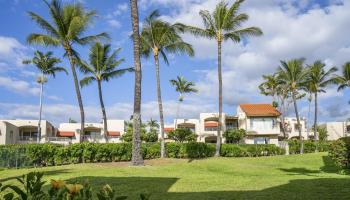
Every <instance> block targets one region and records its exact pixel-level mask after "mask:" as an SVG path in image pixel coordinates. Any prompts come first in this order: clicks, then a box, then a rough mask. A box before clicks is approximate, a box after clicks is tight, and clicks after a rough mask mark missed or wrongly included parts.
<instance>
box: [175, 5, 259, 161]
mask: <svg viewBox="0 0 350 200" xmlns="http://www.w3.org/2000/svg"><path fill="white" fill-rule="evenodd" d="M243 2H244V0H236V1H235V2H234V3H233V4H232V5H231V6H229V5H228V4H227V3H226V2H225V1H221V2H220V3H218V4H217V6H216V8H215V10H214V12H213V13H210V12H209V11H207V10H202V11H200V12H199V15H200V16H201V17H202V20H203V24H204V28H199V27H193V26H186V25H182V24H179V25H178V27H181V28H182V29H183V30H184V31H189V32H190V33H192V34H194V35H195V36H200V37H205V38H209V39H215V40H216V42H217V48H218V82H219V122H220V123H219V125H218V133H217V143H216V152H215V155H216V156H219V155H220V146H221V130H222V124H221V120H222V73H221V49H222V43H223V42H224V41H227V40H231V41H233V42H240V41H241V40H242V38H243V37H247V36H259V35H262V31H261V30H260V29H259V28H257V27H248V28H241V26H242V24H243V23H244V22H246V21H247V20H248V18H249V16H248V15H247V14H245V13H238V9H239V7H240V6H241V4H242V3H243Z"/></svg>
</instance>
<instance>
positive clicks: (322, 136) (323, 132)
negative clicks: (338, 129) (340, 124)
mask: <svg viewBox="0 0 350 200" xmlns="http://www.w3.org/2000/svg"><path fill="white" fill-rule="evenodd" d="M317 132H318V139H319V141H326V140H327V137H328V131H327V129H326V127H320V126H318V127H317Z"/></svg>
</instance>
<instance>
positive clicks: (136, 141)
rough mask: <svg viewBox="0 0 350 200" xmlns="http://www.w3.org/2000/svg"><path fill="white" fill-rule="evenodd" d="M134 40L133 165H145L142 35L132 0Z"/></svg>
mask: <svg viewBox="0 0 350 200" xmlns="http://www.w3.org/2000/svg"><path fill="white" fill-rule="evenodd" d="M130 9H131V12H130V13H131V25H132V32H133V34H132V39H133V45H134V46H133V49H134V67H135V90H134V113H133V115H132V116H133V117H132V119H133V135H132V142H133V143H132V157H131V163H132V165H143V164H144V162H143V158H142V155H141V80H142V71H141V61H140V44H141V42H140V34H139V11H138V8H137V0H130Z"/></svg>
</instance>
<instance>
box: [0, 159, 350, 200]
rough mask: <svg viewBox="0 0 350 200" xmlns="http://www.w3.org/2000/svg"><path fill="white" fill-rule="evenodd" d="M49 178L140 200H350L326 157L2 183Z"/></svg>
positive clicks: (4, 174)
mask: <svg viewBox="0 0 350 200" xmlns="http://www.w3.org/2000/svg"><path fill="white" fill-rule="evenodd" d="M33 170H37V171H43V172H45V173H46V179H47V180H49V179H64V180H67V181H71V182H72V181H83V180H86V179H88V180H89V182H90V183H91V184H92V186H93V187H94V189H98V188H100V187H101V186H102V185H104V184H106V183H108V184H110V185H111V186H112V187H114V188H116V189H117V191H119V193H120V194H121V195H127V196H129V199H136V198H137V196H138V194H140V193H151V194H152V195H151V199H154V200H156V199H158V200H160V199H162V200H164V199H176V200H179V199H181V200H182V199H185V200H187V199H188V200H190V199H191V200H192V199H200V200H207V199H208V200H209V199H213V200H214V199H269V200H270V199H317V200H320V199H350V176H348V175H340V174H337V173H336V172H337V169H336V168H335V167H334V166H333V165H332V162H331V160H330V159H329V157H328V156H327V154H326V153H317V154H305V155H291V156H275V157H259V158H210V159H204V160H179V159H178V160H174V159H164V160H161V159H158V160H152V161H148V162H147V166H144V167H131V166H128V163H102V164H100V163H96V164H77V165H66V166H59V167H47V168H41V169H20V170H3V171H1V172H0V179H2V180H3V181H4V180H6V179H7V178H9V177H14V176H18V175H21V174H24V173H27V172H29V171H33Z"/></svg>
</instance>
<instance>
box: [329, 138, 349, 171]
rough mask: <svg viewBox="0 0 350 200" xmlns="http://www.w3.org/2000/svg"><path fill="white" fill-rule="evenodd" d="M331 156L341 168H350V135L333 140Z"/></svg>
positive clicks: (330, 150) (330, 149)
mask: <svg viewBox="0 0 350 200" xmlns="http://www.w3.org/2000/svg"><path fill="white" fill-rule="evenodd" d="M329 156H330V157H331V158H332V160H333V161H334V163H335V164H336V165H337V166H338V167H339V168H342V169H347V168H350V137H344V138H340V139H338V140H336V141H334V142H332V144H331V146H330V148H329Z"/></svg>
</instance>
